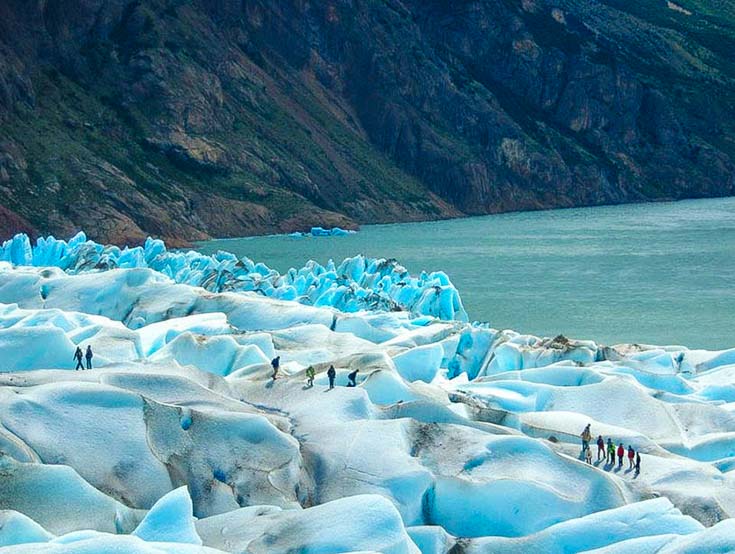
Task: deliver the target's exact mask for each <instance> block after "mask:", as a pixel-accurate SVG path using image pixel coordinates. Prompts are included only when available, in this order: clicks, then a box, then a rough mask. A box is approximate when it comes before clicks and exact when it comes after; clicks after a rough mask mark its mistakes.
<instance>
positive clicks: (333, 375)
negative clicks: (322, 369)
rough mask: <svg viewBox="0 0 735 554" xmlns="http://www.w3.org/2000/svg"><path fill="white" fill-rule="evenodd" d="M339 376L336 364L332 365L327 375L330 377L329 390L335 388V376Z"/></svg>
mask: <svg viewBox="0 0 735 554" xmlns="http://www.w3.org/2000/svg"><path fill="white" fill-rule="evenodd" d="M336 376H337V372H336V371H335V370H334V366H333V365H330V366H329V369H328V370H327V377H328V378H329V390H332V389H333V388H334V378H335V377H336Z"/></svg>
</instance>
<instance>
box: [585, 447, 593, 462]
mask: <svg viewBox="0 0 735 554" xmlns="http://www.w3.org/2000/svg"><path fill="white" fill-rule="evenodd" d="M584 460H585V461H586V462H587V463H588V464H589V465H592V449H591V448H590V447H589V446H588V447H587V448H586V449H585V451H584Z"/></svg>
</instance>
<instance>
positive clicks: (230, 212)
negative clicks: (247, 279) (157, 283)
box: [0, 0, 735, 243]
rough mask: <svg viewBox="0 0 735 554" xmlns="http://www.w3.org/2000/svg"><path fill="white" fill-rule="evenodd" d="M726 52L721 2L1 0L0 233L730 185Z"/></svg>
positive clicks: (354, 218) (570, 200)
mask: <svg viewBox="0 0 735 554" xmlns="http://www.w3.org/2000/svg"><path fill="white" fill-rule="evenodd" d="M733 48H735V14H734V13H733V8H732V7H730V6H729V4H728V3H726V2H703V1H701V0H680V1H679V2H678V3H676V4H672V3H667V2H666V1H658V0H657V1H654V0H641V1H640V2H636V3H630V2H625V1H623V0H604V1H590V0H519V1H515V0H478V1H474V2H470V1H457V2H451V3H450V2H443V1H441V0H421V1H419V0H403V1H396V0H353V1H349V0H341V1H337V0H334V1H325V2H315V3H309V2H301V1H295V0H284V1H283V2H266V1H264V0H261V1H257V0H253V1H250V0H246V1H243V2H239V1H234V0H232V1H228V0H218V1H205V0H194V1H190V2H185V1H182V0H137V1H131V0H69V1H65V2H61V1H60V0H46V1H35V2H31V3H28V2H24V1H22V0H7V1H6V2H3V3H2V5H0V130H1V133H0V210H3V212H4V213H5V214H6V215H7V217H3V218H2V220H3V222H4V223H0V230H2V231H3V232H4V233H8V232H10V231H13V230H15V229H23V230H33V229H35V230H38V231H50V232H54V233H60V234H69V233H71V232H72V231H73V230H74V229H76V228H78V227H84V228H85V229H87V230H88V233H89V234H90V236H91V237H93V238H95V239H99V240H106V241H116V242H123V241H139V240H140V239H142V238H143V237H144V236H146V235H147V234H149V233H150V234H154V235H158V236H162V237H165V238H166V239H168V240H169V241H173V242H174V243H175V242H176V241H179V242H184V241H188V240H196V239H202V238H207V237H209V236H236V235H245V234H252V233H260V232H273V231H288V230H293V229H295V228H303V227H304V226H308V225H310V224H325V225H335V224H339V225H350V224H351V223H355V222H357V223H359V222H380V221H406V220H416V219H430V218H441V217H450V216H456V215H462V214H481V213H491V212H497V211H506V210H517V209H538V208H546V207H557V206H575V205H590V204H601V203H617V202H628V201H644V200H652V199H665V198H686V197H699V196H719V195H728V194H733V193H735V133H734V132H733V126H734V125H735V123H734V122H735V117H733V116H734V115H735V113H734V112H735V62H733V61H732V59H731V58H732V57H731V52H732V51H733Z"/></svg>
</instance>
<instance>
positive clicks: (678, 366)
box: [675, 352, 684, 372]
mask: <svg viewBox="0 0 735 554" xmlns="http://www.w3.org/2000/svg"><path fill="white" fill-rule="evenodd" d="M675 361H676V370H677V371H679V372H680V371H681V364H683V363H684V352H679V354H678V355H677V356H676V360H675Z"/></svg>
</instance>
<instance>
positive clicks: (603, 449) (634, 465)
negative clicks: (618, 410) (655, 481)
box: [581, 423, 641, 475]
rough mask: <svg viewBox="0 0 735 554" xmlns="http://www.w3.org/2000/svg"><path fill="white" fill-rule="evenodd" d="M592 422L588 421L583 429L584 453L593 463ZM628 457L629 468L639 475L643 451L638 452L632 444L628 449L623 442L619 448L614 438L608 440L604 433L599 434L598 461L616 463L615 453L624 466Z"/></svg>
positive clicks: (619, 465)
mask: <svg viewBox="0 0 735 554" xmlns="http://www.w3.org/2000/svg"><path fill="white" fill-rule="evenodd" d="M591 426H592V424H591V423H588V424H587V427H585V428H584V431H582V435H581V437H582V454H583V455H584V459H585V461H586V462H587V463H588V464H590V465H592V448H591V447H590V443H591V442H592V431H591V430H590V428H591ZM626 452H627V457H628V469H629V470H631V469H635V474H636V475H638V474H639V473H640V472H641V453H640V452H636V451H635V450H634V449H633V447H632V446H631V445H628V449H627V451H626V449H625V447H624V446H623V443H622V442H621V443H620V444H619V445H618V446H617V448H616V447H615V443H613V441H612V439H611V438H610V437H608V439H607V442H605V439H603V438H602V435H598V436H597V461H598V462H599V461H601V460H606V462H607V463H608V464H609V465H611V466H612V465H615V455H616V454H617V456H618V467H619V468H621V467H623V459H624V458H625V457H626Z"/></svg>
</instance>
